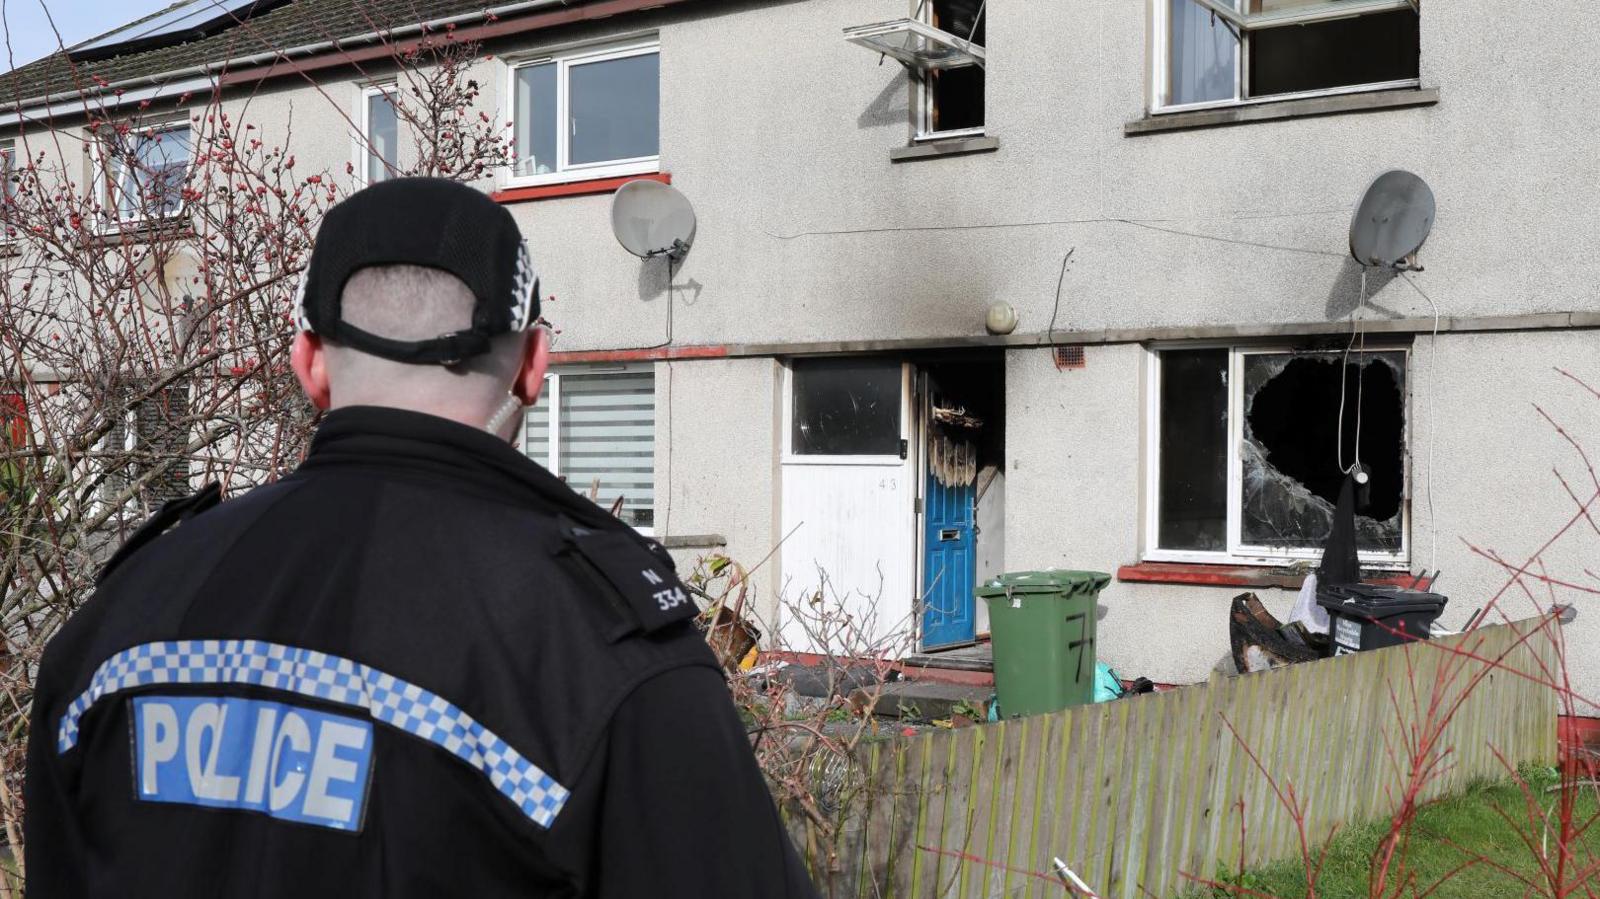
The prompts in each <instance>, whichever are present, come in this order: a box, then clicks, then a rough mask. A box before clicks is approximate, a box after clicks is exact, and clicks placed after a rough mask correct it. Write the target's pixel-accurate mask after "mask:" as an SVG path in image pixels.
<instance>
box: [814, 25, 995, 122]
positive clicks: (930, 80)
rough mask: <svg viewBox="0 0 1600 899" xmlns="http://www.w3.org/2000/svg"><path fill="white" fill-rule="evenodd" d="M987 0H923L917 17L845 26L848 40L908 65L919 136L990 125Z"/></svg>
mask: <svg viewBox="0 0 1600 899" xmlns="http://www.w3.org/2000/svg"><path fill="white" fill-rule="evenodd" d="M984 5H985V0H918V3H917V7H916V10H915V12H914V13H913V16H912V17H911V18H905V19H895V20H893V21H888V22H876V23H873V24H871V25H860V26H856V27H854V28H846V29H845V32H844V33H845V40H847V41H850V42H851V43H853V44H858V45H860V46H862V47H865V48H867V49H869V50H872V51H874V52H876V53H880V54H882V55H883V56H887V57H892V58H893V59H894V60H895V61H897V62H899V63H900V64H901V65H903V66H905V67H906V71H907V72H908V73H909V74H910V76H911V80H912V83H913V84H914V85H915V87H914V90H915V93H916V108H917V110H918V112H917V134H916V137H917V139H918V140H929V139H942V138H948V137H962V136H967V135H976V134H982V133H983V130H984V75H983V69H984V65H985V62H986V51H985V50H984V41H985V39H986V37H985V35H984Z"/></svg>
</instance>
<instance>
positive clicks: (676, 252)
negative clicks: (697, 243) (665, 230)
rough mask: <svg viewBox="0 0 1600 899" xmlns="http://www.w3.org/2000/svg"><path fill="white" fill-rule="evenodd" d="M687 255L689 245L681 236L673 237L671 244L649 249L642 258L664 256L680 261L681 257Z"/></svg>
mask: <svg viewBox="0 0 1600 899" xmlns="http://www.w3.org/2000/svg"><path fill="white" fill-rule="evenodd" d="M687 255H689V245H688V244H686V243H684V242H683V238H681V237H678V238H674V239H673V241H672V246H670V247H662V248H661V249H659V250H651V251H650V252H648V253H646V254H645V255H644V258H646V259H654V258H656V257H657V256H665V257H667V258H668V259H670V260H672V261H673V262H682V261H683V257H685V256H687Z"/></svg>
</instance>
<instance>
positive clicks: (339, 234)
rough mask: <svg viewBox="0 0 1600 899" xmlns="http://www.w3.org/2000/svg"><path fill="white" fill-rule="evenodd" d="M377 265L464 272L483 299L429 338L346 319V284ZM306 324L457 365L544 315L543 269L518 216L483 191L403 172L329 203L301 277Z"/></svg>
mask: <svg viewBox="0 0 1600 899" xmlns="http://www.w3.org/2000/svg"><path fill="white" fill-rule="evenodd" d="M374 265H420V266H425V267H427V268H436V269H439V270H441V271H445V272H449V273H450V274H452V275H455V276H456V277H457V278H460V279H461V280H462V281H463V282H464V283H465V284H466V285H467V287H468V289H470V290H471V291H472V295H473V296H474V297H476V298H477V303H476V304H475V306H474V307H473V311H472V325H471V327H469V328H467V329H465V330H462V331H454V332H451V333H448V334H440V335H439V336H438V337H433V338H429V339H427V340H415V341H407V340H394V339H391V338H388V337H384V336H382V335H379V334H373V333H372V332H370V331H364V330H362V329H361V328H357V327H356V326H354V325H352V324H350V323H349V322H347V321H345V320H344V318H343V316H342V313H341V310H340V299H341V296H342V295H343V293H344V285H345V282H347V281H349V280H350V276H351V275H354V274H355V273H356V272H358V271H360V270H361V269H364V268H367V267H370V266H374ZM296 318H297V320H298V324H299V326H300V329H301V330H304V331H310V332H311V333H313V334H317V335H320V336H322V337H324V338H326V339H328V340H331V341H333V342H335V343H338V344H341V345H344V346H349V347H352V348H354V349H358V350H361V351H362V352H365V353H371V354H372V355H374V356H382V357H383V358H385V359H393V360H394V361H396V362H408V363H413V364H417V365H455V364H456V363H459V362H461V361H462V360H463V359H467V358H470V357H472V356H477V355H480V354H482V353H486V352H488V351H489V339H490V338H491V337H495V336H498V335H500V334H509V333H512V332H515V331H522V330H526V329H527V328H529V327H531V326H532V325H533V323H534V322H535V321H536V320H538V318H539V276H538V275H537V274H536V273H535V272H534V270H533V260H532V258H531V257H530V256H529V255H528V244H527V242H526V241H524V240H523V239H522V232H521V231H519V230H518V229H517V223H516V220H515V219H513V218H512V217H511V213H509V212H507V211H506V210H505V208H504V207H502V206H501V205H500V204H498V203H496V202H495V201H494V200H491V199H490V198H489V197H488V196H487V195H485V194H484V193H483V192H481V191H478V190H475V189H473V188H471V187H468V186H467V185H465V184H461V183H459V182H456V181H447V180H445V179H443V178H394V179H391V180H388V181H382V182H379V183H377V184H374V185H372V186H371V187H368V188H365V189H364V190H360V191H357V192H356V193H354V194H352V195H350V197H348V198H346V199H345V200H343V201H342V202H340V203H338V204H337V205H335V206H334V207H333V208H332V209H330V210H328V214H327V215H326V216H324V217H323V219H322V228H321V230H319V231H318V232H317V242H316V244H315V246H313V247H312V250H311V262H310V264H308V265H307V266H306V271H305V274H304V276H303V277H302V278H301V281H300V296H299V298H298V300H297V302H296Z"/></svg>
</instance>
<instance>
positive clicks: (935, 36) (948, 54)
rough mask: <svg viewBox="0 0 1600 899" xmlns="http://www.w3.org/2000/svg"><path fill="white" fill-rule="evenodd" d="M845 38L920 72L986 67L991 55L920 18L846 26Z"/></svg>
mask: <svg viewBox="0 0 1600 899" xmlns="http://www.w3.org/2000/svg"><path fill="white" fill-rule="evenodd" d="M844 39H845V40H847V41H849V42H850V43H852V44H856V45H858V46H861V47H865V48H867V49H868V50H871V51H872V52H874V53H882V54H883V55H885V56H888V57H890V58H892V59H894V60H895V61H896V62H898V63H900V64H901V65H903V66H905V67H906V68H908V69H913V70H916V71H919V72H927V71H933V70H936V69H957V68H961V67H963V66H978V67H979V68H982V67H983V66H984V63H985V60H986V58H987V57H986V55H985V53H984V49H983V46H982V45H981V44H976V43H973V42H972V41H969V40H967V39H966V38H963V37H959V36H957V35H954V34H951V33H950V32H948V31H944V30H942V29H939V28H935V27H933V26H932V25H929V24H928V23H927V22H923V21H919V20H917V19H894V20H892V21H889V22H875V23H873V24H871V25H857V26H855V27H853V28H846V29H845V30H844Z"/></svg>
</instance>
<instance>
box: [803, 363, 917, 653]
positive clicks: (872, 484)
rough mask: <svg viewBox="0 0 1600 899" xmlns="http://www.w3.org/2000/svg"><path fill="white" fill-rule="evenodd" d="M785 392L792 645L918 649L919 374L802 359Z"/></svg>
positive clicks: (901, 366)
mask: <svg viewBox="0 0 1600 899" xmlns="http://www.w3.org/2000/svg"><path fill="white" fill-rule="evenodd" d="M786 381H787V385H788V386H787V389H786V390H785V410H784V420H783V430H784V437H783V442H784V454H783V496H782V508H783V515H782V519H783V521H782V523H783V533H784V534H785V535H787V539H786V540H785V541H784V544H783V551H782V565H783V568H782V578H783V583H782V585H781V591H780V592H781V595H782V597H783V601H784V606H783V608H782V609H781V610H780V612H779V616H780V622H781V627H780V630H781V632H782V634H783V639H784V643H785V645H786V646H787V647H788V648H789V649H793V650H798V651H802V652H832V653H842V652H850V653H856V654H863V653H867V652H870V651H872V650H874V649H880V648H881V649H896V650H904V649H908V648H910V647H912V646H914V644H913V643H912V639H911V638H912V635H913V634H914V632H915V627H916V621H915V617H914V614H913V612H914V609H915V601H914V600H915V594H916V553H917V543H916V510H915V504H916V496H917V490H916V470H917V469H916V465H915V464H914V462H913V461H912V460H913V459H915V456H914V455H913V452H912V450H913V449H914V447H912V445H911V441H912V439H913V435H914V429H913V428H912V421H913V417H912V414H911V366H910V365H908V364H905V363H901V362H899V361H897V360H894V359H882V358H871V357H855V356H852V357H846V358H825V359H797V360H795V361H794V362H793V363H791V364H790V366H789V368H788V370H787V378H786ZM819 593H820V594H821V597H822V601H821V602H820V603H817V602H814V601H813V599H814V597H816V596H817V595H818V594H819ZM840 613H844V614H847V615H849V616H850V623H849V625H848V628H846V627H845V626H844V625H843V622H842V621H841V620H840V618H839V615H840ZM825 619H826V620H825ZM844 630H849V631H851V632H852V633H853V635H852V636H846V635H845V634H844V633H843V631H844ZM823 644H827V645H823Z"/></svg>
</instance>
